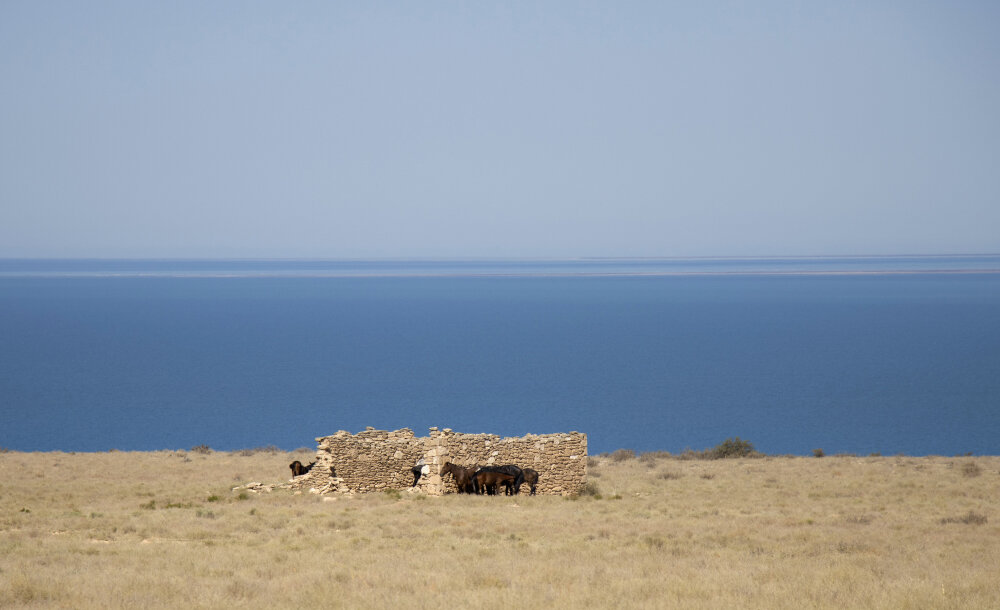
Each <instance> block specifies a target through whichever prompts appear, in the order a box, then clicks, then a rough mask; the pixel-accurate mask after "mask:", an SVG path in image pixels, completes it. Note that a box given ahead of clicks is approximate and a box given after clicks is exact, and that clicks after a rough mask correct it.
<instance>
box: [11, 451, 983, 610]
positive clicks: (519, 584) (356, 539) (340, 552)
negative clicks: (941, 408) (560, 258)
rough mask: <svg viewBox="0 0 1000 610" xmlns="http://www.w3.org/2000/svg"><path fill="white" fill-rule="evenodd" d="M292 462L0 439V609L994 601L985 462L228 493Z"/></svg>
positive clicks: (706, 467)
mask: <svg viewBox="0 0 1000 610" xmlns="http://www.w3.org/2000/svg"><path fill="white" fill-rule="evenodd" d="M309 456H310V454H309V453H303V452H300V453H296V454H288V453H255V454H253V455H240V454H239V453H210V454H207V455H202V454H197V453H194V452H175V451H161V452H151V453H121V452H111V453H101V454H65V453H30V454H29V453H16V452H11V453H3V454H0V607H4V608H7V607H44V608H50V607H60V608H106V607H112V608H146V607H148V608H160V607H166V608H178V607H191V608H201V607H204V608H228V607H234V606H244V607H276V608H290V607H320V606H324V607H335V608H336V607H343V608H363V607H377V608H378V607H390V606H391V607H397V608H435V609H440V608H453V607H494V608H500V607H505V608H509V607H515V608H525V607H528V608H530V607H577V608H585V607H623V608H665V607H670V608H726V607H733V608H735V607H739V608H768V609H773V608H794V609H796V610H798V609H801V608H838V609H839V608H935V609H937V608H942V609H944V608H955V609H963V610H964V609H968V608H998V607H1000V579H998V578H997V574H998V572H997V566H1000V515H998V514H997V512H996V510H995V508H996V506H997V505H998V500H1000V458H997V457H976V458H939V457H930V458H909V457H871V458H867V457H866V458H855V457H824V458H813V457H808V458H805V457H800V458H758V459H727V460H715V461H699V460H693V461H684V460H677V459H673V458H668V457H654V456H651V455H646V456H641V457H640V458H639V459H627V460H622V461H613V460H611V459H610V458H607V457H605V458H596V459H593V460H592V462H591V463H592V464H593V465H592V466H591V473H592V477H591V479H590V480H591V481H592V482H593V483H595V484H596V488H597V490H596V491H598V493H599V494H600V497H597V496H594V495H585V496H583V497H580V498H577V499H567V498H562V497H534V498H532V497H524V496H521V497H517V498H504V497H468V496H446V497H442V498H427V497H422V496H415V495H411V494H408V493H405V492H404V493H402V494H376V495H366V496H358V497H351V498H348V497H337V498H332V497H331V498H320V497H317V496H315V495H312V494H308V493H306V494H301V495H293V494H291V493H289V492H281V491H278V492H274V493H271V494H261V495H255V494H246V493H243V494H240V493H239V492H233V491H231V489H232V487H234V486H236V485H238V484H240V483H242V482H247V481H251V480H256V481H263V482H277V481H280V480H283V479H286V478H287V477H288V475H289V471H288V463H289V462H291V461H292V460H293V459H303V458H308V457H309ZM591 491H594V490H593V489H592V490H591Z"/></svg>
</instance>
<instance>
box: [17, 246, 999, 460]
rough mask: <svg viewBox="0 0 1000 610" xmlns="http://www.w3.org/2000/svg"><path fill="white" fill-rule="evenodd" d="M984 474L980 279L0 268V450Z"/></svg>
mask: <svg viewBox="0 0 1000 610" xmlns="http://www.w3.org/2000/svg"><path fill="white" fill-rule="evenodd" d="M367 426H373V427H375V428H378V429H385V430H395V429H399V428H404V427H405V428H410V429H412V430H414V432H416V433H417V434H418V435H425V434H426V433H427V431H428V428H429V427H431V426H437V427H440V428H445V427H447V428H452V429H454V430H456V431H461V432H489V433H494V434H498V435H501V436H520V435H524V434H529V433H536V434H540V433H551V432H567V431H579V432H584V433H586V434H587V435H588V442H589V451H590V453H591V454H595V453H600V452H607V451H614V450H616V449H619V448H627V449H633V450H635V451H637V452H644V451H670V452H674V453H677V452H682V451H684V450H685V449H695V450H699V449H704V448H707V447H712V446H715V445H717V444H719V443H720V442H722V441H724V440H725V439H728V438H733V437H739V438H740V439H742V440H746V441H750V442H751V443H753V445H754V447H755V448H756V449H757V450H758V451H761V452H763V453H768V454H797V455H811V454H812V453H813V451H814V450H815V449H822V450H823V451H824V452H825V453H827V454H836V453H855V454H858V455H869V454H872V453H880V454H882V455H895V454H906V455H965V454H968V453H971V454H974V455H981V454H990V455H996V454H998V453H1000V255H968V256H900V257H816V258H801V257H790V258H694V259H573V260H461V261H459V260H447V261H439V260H405V261H360V260H340V261H323V260H51V259H46V260H25V259H0V447H2V448H6V449H9V450H19V451H67V452H68V451H108V450H112V449H115V450H122V451H125V450H160V449H188V448H191V447H193V446H197V445H208V446H210V447H212V448H213V449H216V450H236V449H243V448H254V447H262V446H269V445H274V446H277V447H279V448H282V449H295V448H299V447H314V446H315V439H316V437H319V436H324V435H328V434H333V433H335V432H336V431H338V430H348V431H351V432H357V431H360V430H364V429H365V428H366V427H367Z"/></svg>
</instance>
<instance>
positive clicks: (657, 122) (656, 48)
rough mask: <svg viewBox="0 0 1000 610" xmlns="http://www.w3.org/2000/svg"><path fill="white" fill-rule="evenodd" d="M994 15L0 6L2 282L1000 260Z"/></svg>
mask: <svg viewBox="0 0 1000 610" xmlns="http://www.w3.org/2000/svg"><path fill="white" fill-rule="evenodd" d="M998 23H1000V3H997V2H975V1H971V0H969V1H963V2H919V1H910V0H907V1H900V2H879V1H864V2H836V3H830V2H818V1H817V2H802V3H798V2H768V1H762V2H723V1H719V2H714V1H713V2H676V3H675V2H665V1H654V2H628V1H623V2H584V1H579V2H576V1H574V2H544V1H543V2H516V1H514V2H494V3H486V2H398V3H396V2H377V3H368V2H350V3H349V2H294V3H273V2H267V3H264V2H249V1H239V2H225V1H218V2H185V1H178V2H134V1H131V0H129V1H124V2H103V1H99V0H98V1H94V2H75V1H74V2H56V1H51V2H50V1H45V2H39V1H34V0H32V1H24V2H22V1H16V0H5V1H4V2H2V3H0V257H43V258H45V257H53V258H60V257H69V258H76V257H125V258H202V257H222V258H470V257H471V258H475V257H497V258H522V257H528V258H572V257H581V256H588V257H589V256H609V257H617V256H622V257H633V256H636V257H639V256H642V257H645V256H665V257H669V256H793V255H841V254H847V255H863V254H905V253H931V254H935V253H986V252H993V253H995V252H1000V111H998V109H1000V36H997V35H996V27H997V24H998Z"/></svg>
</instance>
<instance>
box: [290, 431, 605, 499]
mask: <svg viewBox="0 0 1000 610" xmlns="http://www.w3.org/2000/svg"><path fill="white" fill-rule="evenodd" d="M316 442H317V443H319V447H318V449H317V451H316V465H315V466H313V468H312V470H310V471H309V472H308V473H306V474H304V475H301V476H298V477H294V478H293V479H292V481H291V483H290V487H291V488H292V489H297V490H308V491H311V492H312V493H319V494H327V493H366V492H378V491H387V490H391V489H397V490H401V491H406V490H410V488H411V485H412V484H413V473H412V471H411V469H412V468H413V466H414V465H415V464H416V462H417V460H419V459H420V458H423V459H424V462H425V464H426V466H427V467H426V468H424V471H425V474H424V475H423V476H421V477H420V482H419V483H418V484H417V487H416V488H414V489H413V490H412V491H414V492H422V493H425V494H428V495H435V496H440V495H443V494H446V493H456V492H457V489H456V487H455V482H454V479H453V477H451V476H447V477H442V476H441V467H442V466H444V463H445V462H452V463H454V464H458V465H459V466H473V465H478V466H502V465H504V464H515V465H517V466H520V467H521V468H534V469H535V470H536V471H538V486H537V491H536V493H538V494H546V495H564V496H565V495H573V494H576V493H579V492H580V490H581V489H582V488H583V485H584V483H586V479H587V435H586V434H582V433H580V432H568V433H564V434H529V435H527V436H522V437H516V438H500V437H499V436H497V435H495V434H464V433H461V432H452V430H451V429H450V428H445V429H443V430H438V429H437V428H431V429H430V436H426V437H420V436H414V434H413V431H412V430H410V429H409V428H403V429H401V430H395V431H393V432H387V431H385V430H375V429H374V428H371V427H369V428H367V429H366V430H365V431H364V432H359V433H357V434H351V433H350V432H347V431H346V430H341V431H339V432H337V433H336V434H334V435H332V436H323V437H320V438H317V439H316ZM522 493H524V489H523V488H522Z"/></svg>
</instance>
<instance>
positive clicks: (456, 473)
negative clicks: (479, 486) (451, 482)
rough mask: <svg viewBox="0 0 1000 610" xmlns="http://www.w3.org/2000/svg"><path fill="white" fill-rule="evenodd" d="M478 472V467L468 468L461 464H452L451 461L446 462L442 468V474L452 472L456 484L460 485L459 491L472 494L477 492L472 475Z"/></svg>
mask: <svg viewBox="0 0 1000 610" xmlns="http://www.w3.org/2000/svg"><path fill="white" fill-rule="evenodd" d="M475 473H476V467H475V466H473V467H471V468H466V467H464V466H459V465H457V464H452V463H451V462H445V463H444V466H443V467H442V468H441V476H442V477H443V476H444V475H446V474H450V475H451V476H453V477H455V486H456V487H458V493H460V494H461V493H466V494H471V493H475V487H474V486H473V484H472V475H474V474H475Z"/></svg>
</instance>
